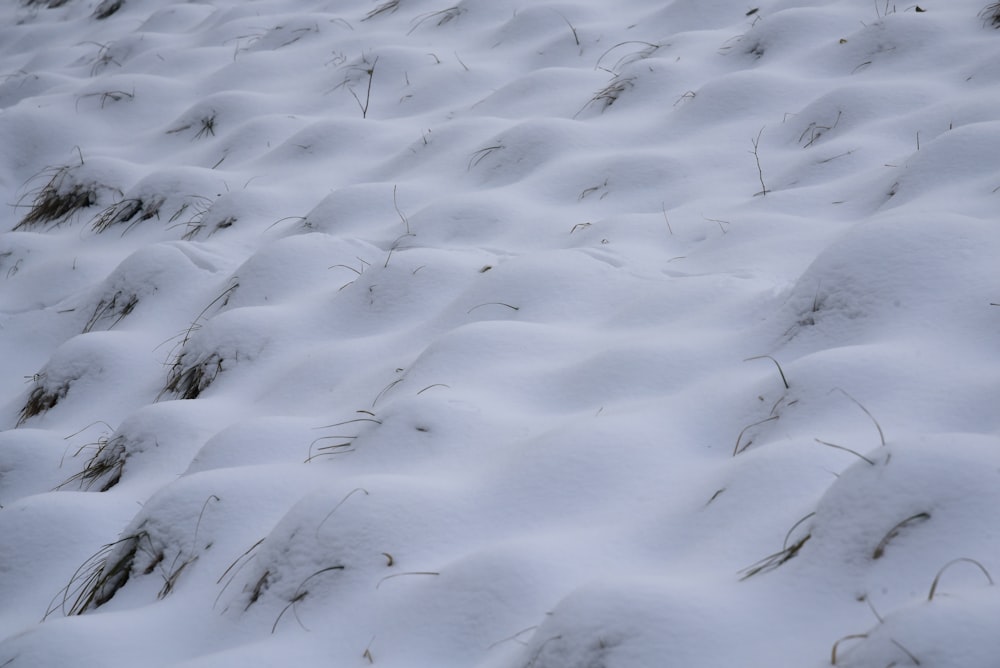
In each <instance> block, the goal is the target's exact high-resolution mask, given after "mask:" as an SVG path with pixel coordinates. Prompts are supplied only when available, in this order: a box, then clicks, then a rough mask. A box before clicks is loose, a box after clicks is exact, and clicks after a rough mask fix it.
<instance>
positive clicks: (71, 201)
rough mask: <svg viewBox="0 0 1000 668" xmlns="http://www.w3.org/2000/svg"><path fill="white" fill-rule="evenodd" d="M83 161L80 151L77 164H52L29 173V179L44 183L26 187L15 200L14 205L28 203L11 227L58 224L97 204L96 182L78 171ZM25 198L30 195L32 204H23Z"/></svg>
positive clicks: (18, 205) (23, 227) (15, 228)
mask: <svg viewBox="0 0 1000 668" xmlns="http://www.w3.org/2000/svg"><path fill="white" fill-rule="evenodd" d="M83 164H84V163H83V158H82V155H81V158H80V164H79V165H62V166H61V167H52V168H49V169H45V170H43V171H41V172H39V173H38V174H36V175H35V176H34V177H32V179H31V180H30V181H29V183H30V182H31V181H35V180H45V184H44V185H42V186H40V187H39V188H37V189H35V190H32V191H29V192H28V193H27V194H25V195H24V197H23V198H22V200H19V201H18V203H17V205H16V206H17V207H25V206H27V208H28V213H27V214H25V216H24V217H23V218H22V219H21V221H20V222H19V223H18V224H17V225H15V226H14V230H31V229H34V228H36V227H39V226H42V225H46V224H49V223H51V224H53V225H59V224H60V223H63V222H65V221H66V220H68V219H69V218H71V217H72V216H73V215H74V214H76V213H77V212H79V211H81V210H82V209H86V208H88V207H91V206H93V205H94V204H96V203H97V191H98V188H99V186H98V184H97V183H96V182H95V181H92V180H89V179H86V178H83V177H82V176H81V175H80V174H79V173H78V172H79V168H80V167H83ZM24 198H30V199H31V204H29V205H24V204H22V203H21V202H22V201H23V199H24Z"/></svg>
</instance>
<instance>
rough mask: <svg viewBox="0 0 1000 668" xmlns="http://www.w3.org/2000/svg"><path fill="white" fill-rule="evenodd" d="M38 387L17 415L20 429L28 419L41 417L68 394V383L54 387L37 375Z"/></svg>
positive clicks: (42, 376)
mask: <svg viewBox="0 0 1000 668" xmlns="http://www.w3.org/2000/svg"><path fill="white" fill-rule="evenodd" d="M38 379H39V381H38V385H36V386H35V388H34V389H32V390H31V393H30V394H29V395H28V400H27V401H26V402H25V403H24V406H23V407H22V408H21V411H20V412H19V413H18V419H17V425H16V426H18V427H20V426H21V425H22V424H24V423H25V421H27V419H28V418H30V417H34V416H36V415H41V414H42V413H44V412H45V411H47V410H49V409H50V408H52V407H54V406H55V405H56V404H58V403H59V401H60V400H61V399H62V398H63V397H65V396H66V395H67V394H68V393H69V387H70V382H69V381H66V382H64V383H62V384H60V385H57V386H55V387H50V386H49V385H46V384H45V376H44V374H39V375H38Z"/></svg>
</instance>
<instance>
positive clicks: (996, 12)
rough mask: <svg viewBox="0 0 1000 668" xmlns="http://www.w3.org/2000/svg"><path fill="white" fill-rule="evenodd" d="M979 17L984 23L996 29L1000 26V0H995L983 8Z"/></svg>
mask: <svg viewBox="0 0 1000 668" xmlns="http://www.w3.org/2000/svg"><path fill="white" fill-rule="evenodd" d="M979 18H981V19H982V20H983V25H984V26H985V25H988V26H990V27H992V28H994V29H997V28H1000V2H994V3H991V4H989V5H986V7H984V8H983V10H982V11H981V12H979Z"/></svg>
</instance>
